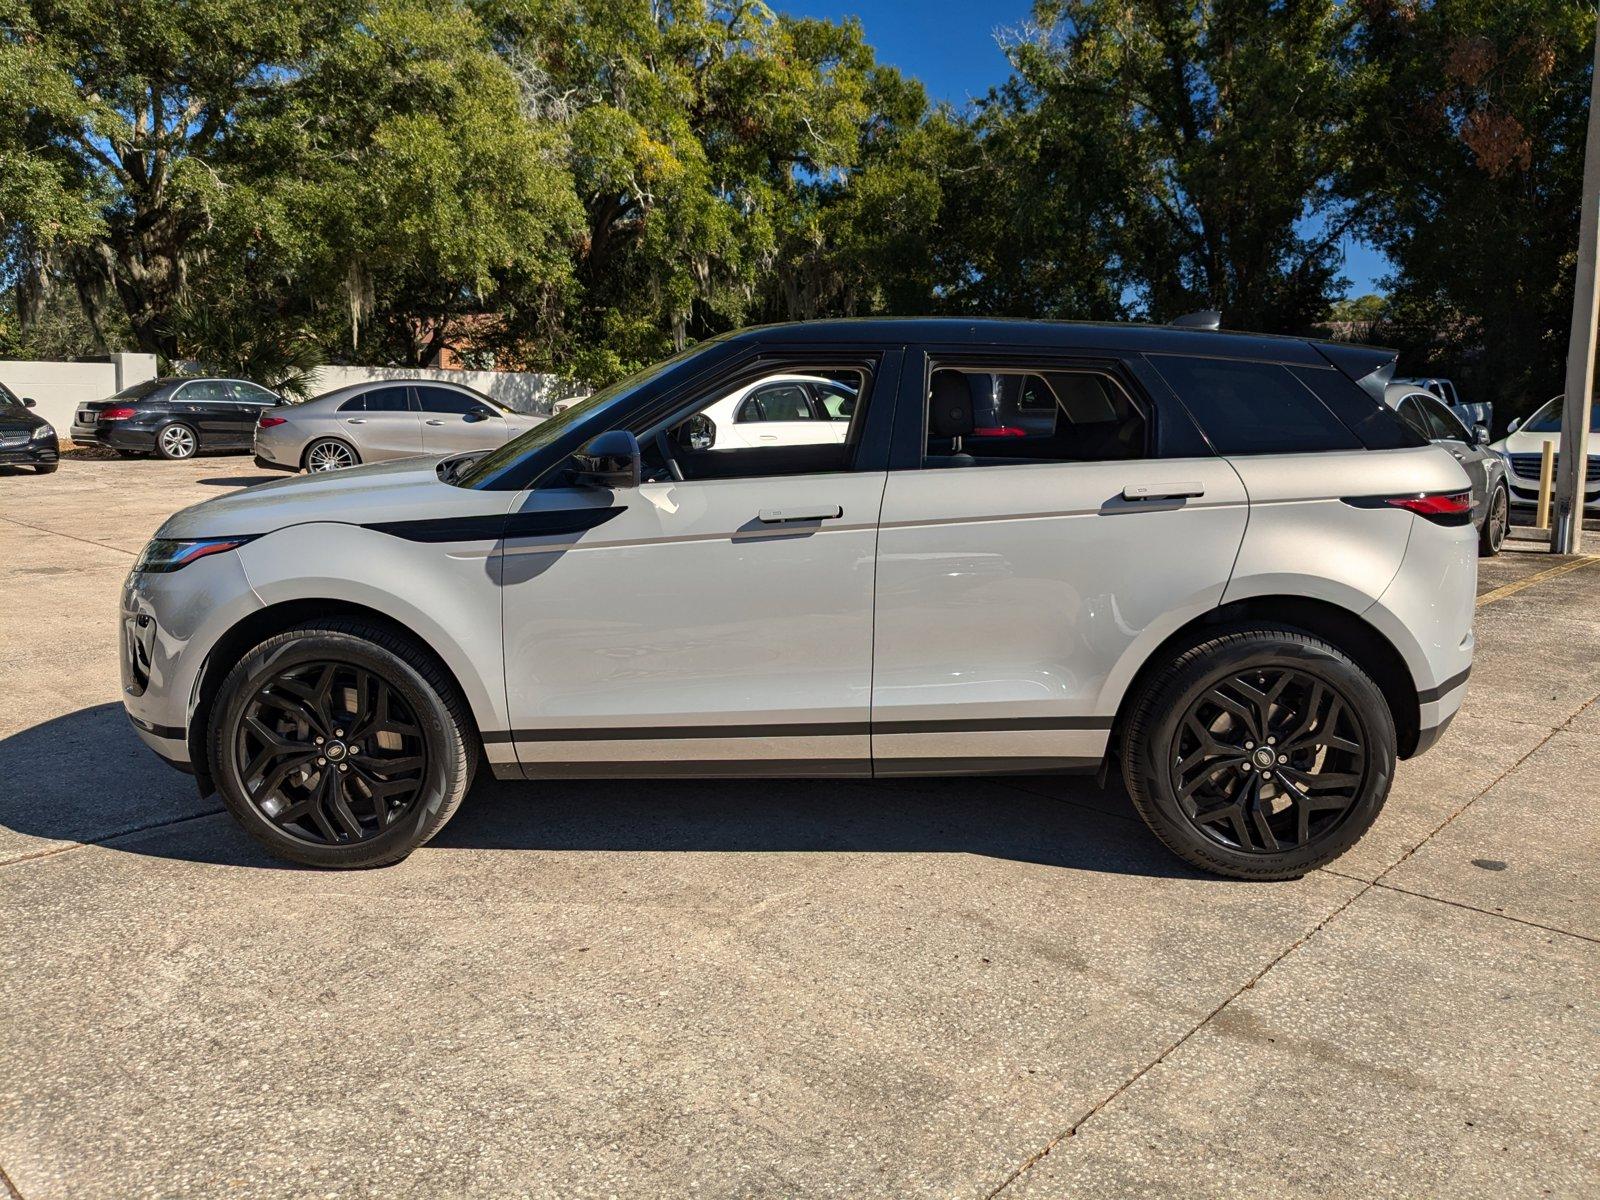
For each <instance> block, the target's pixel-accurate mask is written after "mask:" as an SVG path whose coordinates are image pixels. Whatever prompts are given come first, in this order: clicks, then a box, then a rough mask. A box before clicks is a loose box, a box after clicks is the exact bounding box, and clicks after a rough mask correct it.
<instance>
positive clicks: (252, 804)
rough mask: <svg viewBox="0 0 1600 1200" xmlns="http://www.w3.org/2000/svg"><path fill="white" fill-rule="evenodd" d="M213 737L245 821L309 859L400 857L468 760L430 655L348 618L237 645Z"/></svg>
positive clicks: (351, 862) (460, 791)
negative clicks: (248, 646)
mask: <svg viewBox="0 0 1600 1200" xmlns="http://www.w3.org/2000/svg"><path fill="white" fill-rule="evenodd" d="M210 746H211V764H212V774H213V776H214V777H215V779H216V781H217V785H218V788H219V790H220V791H221V793H222V798H223V800H224V802H225V803H226V804H227V806H228V808H229V810H230V811H231V812H232V813H233V815H234V816H235V817H237V818H238V820H239V822H240V824H242V825H243V826H244V827H245V829H246V830H247V831H248V832H249V833H250V834H251V835H253V836H254V837H255V838H256V839H257V840H259V841H260V842H262V843H263V844H264V845H265V846H266V847H267V848H268V849H269V850H271V851H272V852H273V853H274V854H276V855H278V856H280V857H282V858H287V859H291V860H293V861H295V862H300V863H305V864H307V865H310V866H317V867H374V866H382V865H385V864H387V863H392V862H397V861H398V860H400V859H402V858H404V857H405V856H406V855H408V854H410V853H411V851H413V850H415V849H416V848H417V847H418V846H420V845H422V844H423V843H424V842H426V841H427V840H428V839H429V838H431V837H433V836H434V835H435V834H436V833H438V832H439V830H440V829H442V828H443V827H444V824H445V822H446V821H448V820H449V819H450V817H451V816H452V815H453V814H454V812H455V810H456V808H457V807H458V806H459V805H460V803H461V799H462V797H463V796H465V795H466V792H467V789H468V787H470V786H471V783H472V775H473V769H474V767H475V765H476V761H477V742H476V735H475V734H474V733H473V732H472V725H471V721H470V718H469V717H468V716H467V712H466V707H465V704H464V703H463V702H462V700H461V698H460V696H459V695H458V694H457V692H456V689H455V687H454V685H453V684H452V682H451V681H450V680H449V679H448V678H447V677H446V675H445V674H444V672H443V671H442V669H441V668H440V667H439V666H438V664H437V663H436V662H434V661H433V659H432V658H431V657H430V656H429V655H427V654H425V653H424V652H422V651H421V650H420V649H418V647H416V646H415V645H413V644H412V643H410V642H408V641H406V640H405V639H404V638H401V637H398V636H396V635H394V634H392V633H389V632H387V631H385V630H382V629H379V628H376V627H373V626H369V625H366V624H364V623H360V622H356V621H329V622H325V623H318V624H313V625H307V626H302V627H300V628H297V629H291V630H289V631H287V632H285V633H281V634H278V635H277V636H275V637H271V638H268V639H267V640H266V641H264V642H262V643H261V644H260V645H259V646H257V647H256V648H255V649H253V650H251V651H250V653H249V654H247V655H245V657H244V658H243V660H241V661H240V662H239V663H238V665H236V666H235V667H234V668H233V670H232V671H231V672H229V674H228V677H227V679H226V680H225V681H224V682H223V684H222V688H221V690H220V692H219V693H218V695H217V697H216V702H215V704H214V705H213V707H212V720H211V729H210Z"/></svg>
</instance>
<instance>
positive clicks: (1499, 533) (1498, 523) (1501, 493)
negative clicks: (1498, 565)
mask: <svg viewBox="0 0 1600 1200" xmlns="http://www.w3.org/2000/svg"><path fill="white" fill-rule="evenodd" d="M1510 528H1511V492H1510V490H1509V489H1508V488H1507V487H1506V485H1505V484H1503V483H1502V484H1499V485H1497V486H1496V487H1495V489H1494V495H1493V496H1492V497H1490V499H1489V511H1488V512H1487V513H1485V514H1484V518H1483V530H1482V532H1481V533H1480V534H1479V535H1478V553H1479V554H1481V555H1482V556H1483V557H1485V558H1493V557H1494V556H1495V555H1496V554H1499V553H1500V547H1501V546H1503V545H1505V543H1506V533H1507V531H1508V530H1510Z"/></svg>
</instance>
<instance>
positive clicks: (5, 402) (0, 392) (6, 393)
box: [0, 383, 27, 408]
mask: <svg viewBox="0 0 1600 1200" xmlns="http://www.w3.org/2000/svg"><path fill="white" fill-rule="evenodd" d="M3 407H10V408H26V407H27V405H25V404H23V403H22V401H21V400H18V399H17V394H16V393H15V392H13V391H12V390H11V389H10V388H8V387H7V386H6V385H5V384H3V383H0V408H3Z"/></svg>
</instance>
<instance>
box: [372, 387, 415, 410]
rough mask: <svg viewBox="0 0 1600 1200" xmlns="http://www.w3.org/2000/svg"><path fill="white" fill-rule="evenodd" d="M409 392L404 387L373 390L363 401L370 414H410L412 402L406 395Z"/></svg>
mask: <svg viewBox="0 0 1600 1200" xmlns="http://www.w3.org/2000/svg"><path fill="white" fill-rule="evenodd" d="M408 390H409V389H407V388H403V387H384V388H373V389H372V390H371V391H370V392H366V393H365V394H364V395H363V396H362V399H363V400H364V401H365V408H366V410H367V411H368V412H410V411H411V400H410V397H409V396H407V394H406V393H407V391H408Z"/></svg>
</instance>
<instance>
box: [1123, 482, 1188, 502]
mask: <svg viewBox="0 0 1600 1200" xmlns="http://www.w3.org/2000/svg"><path fill="white" fill-rule="evenodd" d="M1205 494H1206V485H1205V484H1203V483H1130V484H1129V485H1128V486H1127V487H1125V488H1123V489H1122V498H1123V499H1124V500H1187V499H1189V498H1191V497H1193V496H1204V495H1205Z"/></svg>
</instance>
